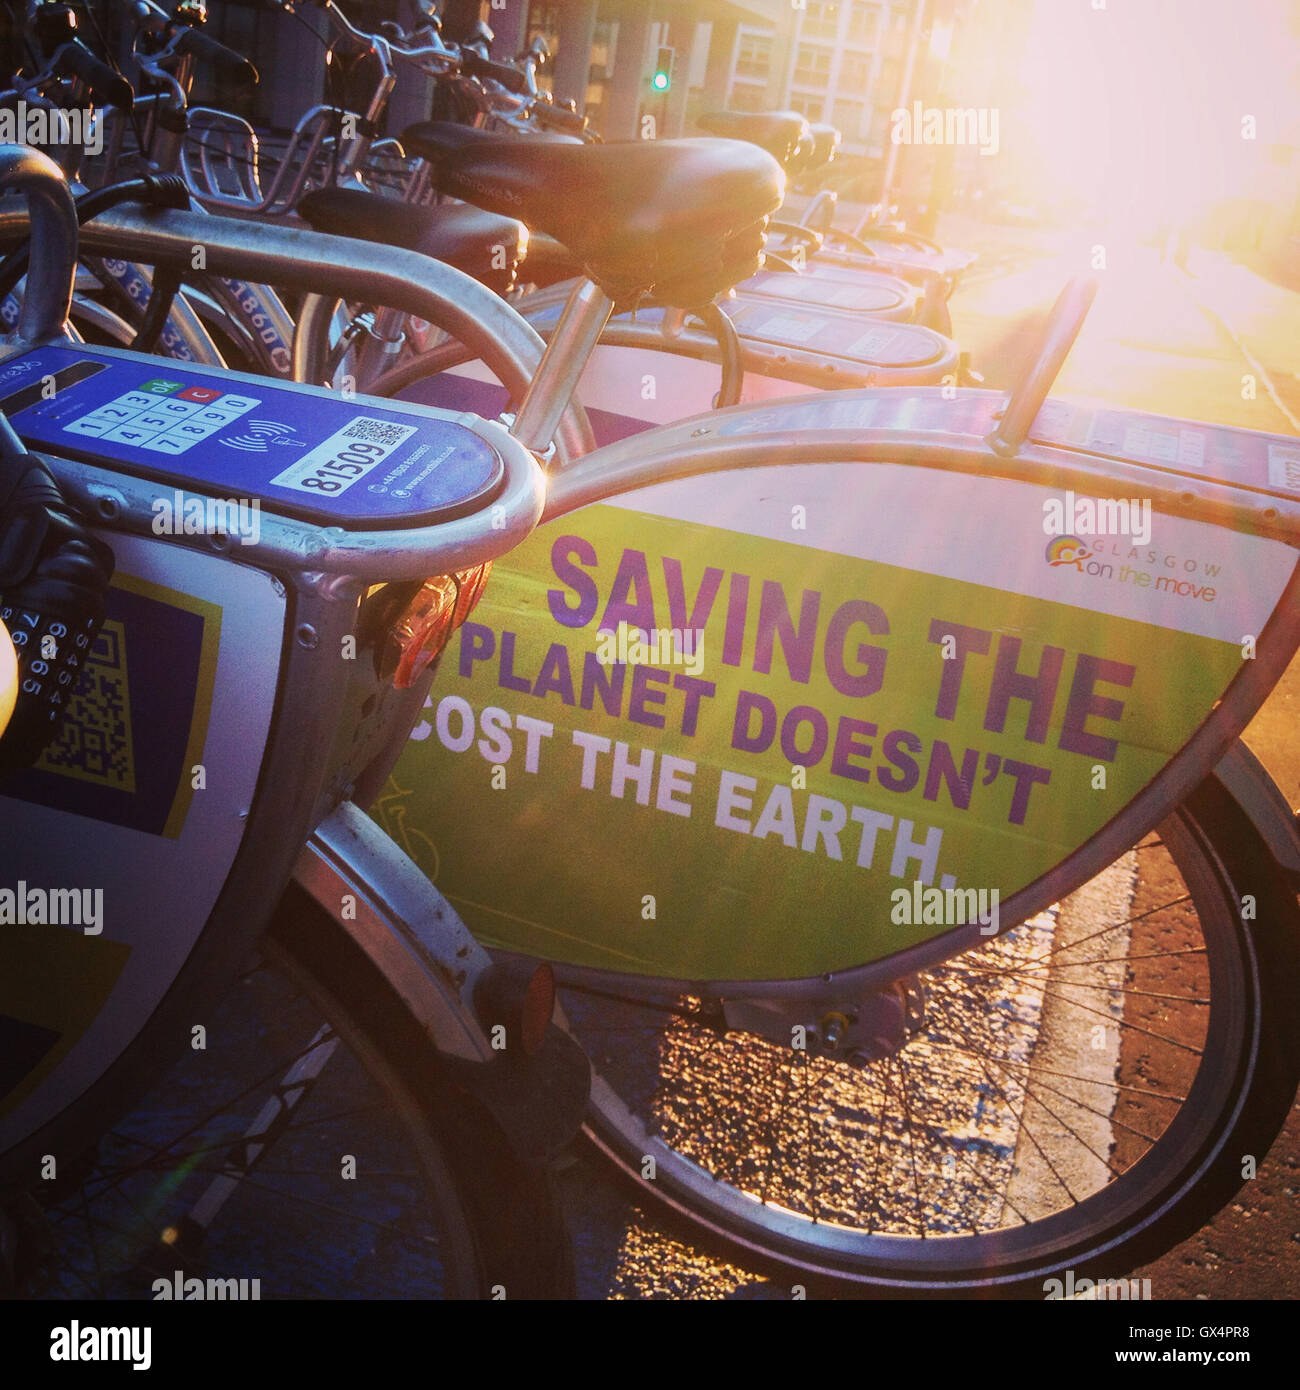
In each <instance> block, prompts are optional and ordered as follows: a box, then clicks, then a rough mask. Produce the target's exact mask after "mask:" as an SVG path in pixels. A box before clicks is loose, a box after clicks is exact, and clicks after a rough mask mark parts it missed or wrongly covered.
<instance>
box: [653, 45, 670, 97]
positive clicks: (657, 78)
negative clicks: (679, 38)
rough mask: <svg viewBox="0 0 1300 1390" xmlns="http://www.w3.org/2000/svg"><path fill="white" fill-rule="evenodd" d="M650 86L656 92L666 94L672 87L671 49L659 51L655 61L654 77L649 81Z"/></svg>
mask: <svg viewBox="0 0 1300 1390" xmlns="http://www.w3.org/2000/svg"><path fill="white" fill-rule="evenodd" d="M650 85H651V86H652V87H653V88H654V89H655V91H656V92H666V91H667V90H668V88H669V87H671V86H672V85H673V50H672V49H671V48H661V49H660V50H659V57H658V58H657V59H656V61H655V71H654V76H653V77H652V78H651V79H650Z"/></svg>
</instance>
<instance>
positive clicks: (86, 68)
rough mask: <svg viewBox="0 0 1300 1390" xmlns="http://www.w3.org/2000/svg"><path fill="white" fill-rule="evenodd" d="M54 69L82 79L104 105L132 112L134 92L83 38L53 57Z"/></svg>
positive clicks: (119, 74) (73, 41) (66, 46)
mask: <svg viewBox="0 0 1300 1390" xmlns="http://www.w3.org/2000/svg"><path fill="white" fill-rule="evenodd" d="M53 69H54V71H55V72H57V73H59V74H60V75H61V76H65V77H79V78H80V79H81V80H82V81H83V82H84V83H85V84H86V86H87V87H89V88H90V95H91V96H92V97H93V98H94V100H95V101H96V102H98V103H99V105H101V106H116V107H117V109H118V110H119V111H129V110H130V109H131V108H132V107H133V106H134V105H135V92H134V91H133V90H132V88H131V84H130V83H129V82H128V81H127V80H126V78H125V77H123V76H122V74H121V73H118V72H114V71H113V69H112V68H110V67H109V65H108V64H107V63H104V62H101V61H100V60H99V59H98V58H96V57H95V55H94V54H93V53H92V52H91V51H90V49H88V48H87V47H86V45H85V44H84V43H82V42H81V40H80V39H72V40H71V41H70V42H68V43H65V44H64V45H63V47H62V48H60V49H59V51H58V52H57V53H56V54H55V55H54V63H53Z"/></svg>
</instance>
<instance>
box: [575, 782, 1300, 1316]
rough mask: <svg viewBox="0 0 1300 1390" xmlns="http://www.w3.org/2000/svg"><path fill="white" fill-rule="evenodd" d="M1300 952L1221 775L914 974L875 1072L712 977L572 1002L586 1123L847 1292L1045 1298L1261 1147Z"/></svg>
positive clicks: (633, 1176)
mask: <svg viewBox="0 0 1300 1390" xmlns="http://www.w3.org/2000/svg"><path fill="white" fill-rule="evenodd" d="M1245 894H1250V895H1251V896H1252V898H1253V901H1254V904H1255V906H1256V911H1257V919H1256V920H1249V919H1248V920H1245V921H1243V920H1242V919H1243V910H1242V906H1241V905H1242V902H1243V900H1244V899H1243V895H1245ZM1246 915H1247V916H1248V918H1249V914H1246ZM1296 947H1297V913H1296V901H1295V895H1294V892H1293V891H1291V890H1289V889H1288V887H1287V885H1286V884H1285V883H1284V882H1282V881H1281V879H1280V876H1279V874H1278V872H1277V870H1276V868H1275V866H1274V865H1273V864H1272V861H1271V860H1270V859H1268V858H1267V856H1266V853H1265V851H1264V849H1263V846H1262V845H1261V844H1260V843H1259V841H1258V839H1257V837H1255V836H1254V832H1253V831H1252V829H1251V827H1250V826H1249V823H1248V822H1247V821H1246V818H1245V816H1244V814H1243V813H1242V812H1241V811H1240V809H1239V808H1238V807H1237V806H1236V804H1235V803H1234V802H1233V801H1232V800H1231V798H1230V797H1229V796H1228V794H1227V792H1226V790H1225V789H1224V788H1223V787H1222V786H1221V785H1220V784H1218V783H1217V782H1215V781H1214V780H1213V779H1211V780H1210V781H1209V782H1207V783H1206V784H1205V785H1204V786H1203V787H1202V788H1201V789H1200V790H1199V791H1198V793H1197V794H1196V796H1194V797H1193V798H1191V799H1190V800H1189V801H1188V803H1187V804H1186V805H1184V806H1183V807H1181V808H1180V809H1179V810H1178V812H1177V813H1176V814H1175V815H1173V816H1171V817H1170V818H1169V820H1168V821H1167V822H1166V823H1165V824H1164V825H1163V826H1161V827H1160V828H1159V830H1158V832H1156V833H1154V834H1152V835H1149V836H1148V837H1147V838H1146V839H1145V840H1143V841H1142V842H1141V843H1140V844H1139V845H1138V846H1137V847H1136V849H1135V850H1133V851H1130V852H1129V854H1128V855H1126V856H1125V857H1124V858H1123V859H1122V860H1120V861H1119V862H1118V863H1117V864H1115V865H1113V866H1112V867H1111V868H1110V869H1108V870H1107V871H1106V872H1105V873H1104V874H1102V875H1100V876H1098V878H1097V879H1095V880H1093V882H1091V883H1090V884H1087V885H1085V886H1084V887H1083V888H1082V889H1080V890H1079V892H1077V893H1075V894H1073V895H1071V897H1070V898H1068V899H1065V900H1064V901H1063V902H1061V903H1060V904H1057V905H1056V906H1055V907H1054V908H1053V909H1051V910H1050V911H1049V912H1047V913H1044V914H1041V915H1040V916H1039V917H1037V918H1034V919H1032V920H1030V921H1028V922H1024V923H1022V924H1020V925H1019V926H1018V927H1016V928H1015V929H1014V930H1013V931H1011V932H1008V933H1005V934H1003V935H1002V936H1000V937H998V938H997V939H996V940H994V941H992V942H990V943H989V944H988V945H987V946H986V947H984V948H982V949H980V950H977V951H973V952H971V953H969V954H967V955H966V956H963V957H961V958H959V959H957V960H954V961H951V962H949V963H947V964H945V965H944V966H942V967H941V968H939V969H936V970H934V971H932V972H930V973H928V974H927V975H926V976H924V977H923V978H922V979H920V980H918V981H913V982H912V984H911V985H910V986H909V990H908V993H909V995H910V996H911V1011H912V1012H913V1013H914V1014H915V1013H917V1012H919V1005H920V1004H921V1001H922V997H923V1000H924V1018H923V1021H921V1022H920V1023H919V1024H917V1025H915V1026H913V1027H912V1030H911V1032H910V1035H909V1036H908V1037H907V1039H906V1041H905V1043H904V1044H903V1045H902V1046H901V1047H900V1048H898V1049H897V1050H896V1051H894V1052H892V1054H891V1055H887V1056H883V1057H881V1058H879V1059H878V1060H875V1061H871V1062H868V1063H866V1064H865V1065H862V1063H863V1058H862V1057H861V1056H860V1057H859V1058H858V1059H857V1060H858V1063H859V1066H860V1068H861V1069H855V1068H854V1067H851V1066H850V1065H848V1063H847V1062H845V1061H842V1060H841V1061H836V1060H831V1059H829V1058H828V1057H826V1056H822V1057H813V1056H810V1055H809V1054H807V1053H806V1052H797V1051H795V1050H794V1049H793V1048H786V1047H780V1046H778V1045H776V1044H774V1043H770V1042H767V1041H763V1040H761V1039H758V1038H755V1037H754V1036H752V1035H748V1034H740V1033H736V1032H729V1031H728V1030H727V1028H726V1025H725V1022H724V1021H723V1019H722V1017H721V1010H720V1007H719V1006H718V1005H717V1003H716V1002H710V1001H707V1000H704V999H700V998H693V999H692V998H683V999H679V1000H677V1001H676V1002H675V1003H674V1004H671V1005H669V1006H668V1007H665V1006H664V1005H663V1004H662V1003H660V1004H658V1005H655V1004H651V1003H649V1002H648V1001H646V1000H644V999H643V1000H641V1001H638V1000H637V999H635V998H633V997H631V994H630V993H629V995H628V997H625V998H620V999H619V1000H617V1001H612V1000H611V999H610V998H608V997H607V996H606V997H601V998H597V997H595V996H594V995H584V993H583V992H582V991H581V990H580V989H577V988H573V987H570V988H569V989H567V990H565V991H563V992H562V1003H563V1007H564V1009H565V1012H566V1015H567V1017H568V1020H569V1024H570V1027H571V1031H572V1032H573V1034H574V1036H575V1037H576V1038H577V1039H578V1040H579V1041H580V1042H581V1043H582V1045H583V1046H584V1047H585V1048H586V1049H587V1051H588V1054H589V1056H590V1057H591V1060H592V1064H593V1070H594V1072H595V1073H596V1074H595V1075H594V1076H593V1110H592V1112H591V1117H590V1121H589V1126H588V1130H589V1134H590V1137H591V1138H592V1139H593V1140H594V1142H595V1143H596V1145H597V1146H598V1147H599V1148H600V1149H602V1150H603V1151H604V1152H605V1153H606V1154H607V1155H608V1156H609V1157H610V1158H611V1159H613V1161H614V1162H615V1163H616V1164H617V1165H618V1166H619V1167H620V1168H621V1169H622V1170H623V1171H624V1172H625V1174H626V1175H627V1176H628V1178H629V1179H630V1180H632V1181H633V1182H635V1183H636V1184H637V1186H638V1189H639V1192H640V1194H641V1195H643V1196H645V1197H647V1198H653V1199H657V1200H658V1201H660V1202H662V1203H666V1204H667V1205H668V1207H669V1208H671V1209H672V1210H673V1211H674V1212H676V1213H677V1214H679V1215H680V1216H683V1217H686V1218H689V1219H690V1220H691V1221H693V1222H694V1223H696V1225H697V1226H698V1227H702V1228H703V1229H704V1230H705V1231H707V1232H710V1233H712V1234H714V1235H716V1236H719V1237H722V1238H724V1240H725V1241H727V1242H728V1243H730V1244H731V1245H735V1246H739V1247H741V1248H743V1249H745V1250H747V1251H748V1252H750V1254H751V1255H752V1254H757V1255H759V1256H761V1257H764V1258H765V1259H766V1260H768V1261H771V1262H774V1264H775V1266H776V1267H777V1268H778V1269H779V1271H780V1273H781V1275H782V1277H790V1276H793V1277H794V1278H795V1279H797V1280H799V1281H801V1282H804V1283H805V1284H810V1285H812V1286H813V1287H818V1288H824V1289H825V1290H826V1291H828V1292H836V1291H843V1290H845V1289H858V1290H860V1291H864V1292H865V1291H872V1292H876V1293H889V1292H898V1293H905V1294H907V1295H910V1296H917V1295H923V1294H927V1293H929V1294H939V1295H949V1296H952V1295H957V1296H961V1295H978V1294H985V1295H987V1294H990V1293H1003V1294H1017V1295H1024V1296H1036V1297H1039V1298H1042V1297H1044V1295H1045V1292H1047V1291H1049V1289H1050V1285H1049V1284H1048V1282H1047V1281H1048V1280H1050V1279H1052V1278H1053V1277H1056V1276H1058V1275H1060V1274H1061V1273H1062V1272H1064V1271H1066V1270H1073V1271H1074V1274H1075V1276H1076V1278H1083V1277H1088V1278H1093V1279H1099V1278H1110V1277H1113V1276H1115V1275H1118V1274H1122V1273H1126V1272H1128V1271H1129V1270H1131V1269H1133V1268H1134V1267H1135V1266H1137V1265H1138V1264H1141V1263H1143V1262H1145V1261H1147V1260H1150V1259H1153V1258H1155V1256H1156V1255H1158V1254H1160V1253H1162V1252H1163V1251H1164V1250H1166V1249H1168V1248H1169V1247H1170V1246H1172V1245H1173V1244H1176V1243H1177V1242H1178V1241H1179V1240H1181V1239H1184V1238H1185V1237H1186V1236H1187V1235H1190V1234H1191V1233H1192V1232H1193V1231H1195V1230H1196V1229H1198V1228H1199V1227H1200V1226H1201V1225H1202V1224H1204V1222H1205V1221H1206V1220H1208V1219H1209V1217H1210V1216H1211V1215H1212V1214H1213V1213H1214V1212H1215V1211H1217V1210H1218V1208H1219V1207H1220V1206H1222V1205H1223V1203H1224V1202H1226V1201H1227V1200H1228V1198H1229V1197H1230V1196H1231V1194H1232V1193H1233V1192H1235V1191H1236V1190H1237V1188H1238V1187H1239V1186H1240V1185H1241V1183H1242V1181H1243V1178H1244V1176H1245V1172H1246V1169H1247V1168H1248V1163H1247V1158H1248V1157H1250V1158H1253V1159H1254V1161H1255V1162H1256V1163H1261V1162H1262V1161H1263V1158H1264V1155H1265V1153H1266V1152H1267V1149H1268V1146H1269V1144H1270V1143H1271V1142H1272V1140H1273V1139H1274V1138H1275V1137H1276V1134H1277V1131H1278V1129H1279V1127H1280V1126H1281V1124H1282V1122H1283V1120H1284V1119H1285V1116H1286V1113H1287V1109H1288V1108H1289V1105H1290V1103H1291V1099H1292V1097H1293V1096H1294V1094H1295V1089H1296V1067H1295V1056H1294V1052H1295V1044H1294V1038H1293V1037H1292V1036H1290V1032H1293V1025H1292V1023H1291V1020H1292V1019H1294V1017H1295V1013H1294V1009H1295V999H1296V981H1297V971H1296V957H1297V949H1296ZM1288 1030H1290V1032H1289V1031H1288ZM651 1158H652V1159H653V1160H654V1163H653V1165H651V1164H649V1163H648V1162H647V1159H651Z"/></svg>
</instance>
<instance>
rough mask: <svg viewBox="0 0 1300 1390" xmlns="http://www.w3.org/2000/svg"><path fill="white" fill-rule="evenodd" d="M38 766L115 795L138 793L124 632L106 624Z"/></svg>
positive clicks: (116, 623)
mask: <svg viewBox="0 0 1300 1390" xmlns="http://www.w3.org/2000/svg"><path fill="white" fill-rule="evenodd" d="M36 766H37V767H38V768H41V769H42V770H43V771H45V772H56V773H62V774H63V775H64V776H66V777H76V778H78V779H79V780H81V781H85V782H94V783H96V784H97V785H98V786H101V787H111V788H113V789H114V790H117V791H123V792H134V791H135V751H134V746H133V740H132V737H131V702H130V696H129V693H128V687H127V677H126V632H125V629H124V626H123V624H122V623H121V622H119V621H109V622H106V623H105V624H104V626H103V628H102V629H101V630H100V633H99V636H98V637H97V638H96V639H95V643H94V645H93V646H92V647H91V649H90V654H89V656H88V657H87V658H86V667H85V674H84V676H83V677H82V680H81V683H80V685H78V687H77V690H76V693H75V694H74V695H73V696H72V698H71V699H70V700H69V701H68V708H67V713H66V715H65V717H64V720H63V726H62V728H61V729H60V730H59V736H58V738H57V739H55V741H54V742H53V743H52V744H50V746H49V747H48V748H46V750H45V751H44V753H42V754H41V756H40V759H39V760H38V761H37V763H36Z"/></svg>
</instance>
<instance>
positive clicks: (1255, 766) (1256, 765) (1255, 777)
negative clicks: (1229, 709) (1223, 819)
mask: <svg viewBox="0 0 1300 1390" xmlns="http://www.w3.org/2000/svg"><path fill="white" fill-rule="evenodd" d="M1214 775H1215V776H1216V777H1217V778H1218V779H1219V781H1220V782H1222V783H1223V785H1224V786H1225V787H1226V788H1227V789H1228V791H1229V792H1230V793H1231V794H1232V796H1233V797H1234V798H1235V799H1236V800H1237V802H1239V803H1240V805H1241V808H1242V809H1243V810H1244V811H1245V813H1246V814H1247V815H1248V816H1249V817H1250V819H1251V821H1252V823H1253V824H1254V825H1255V827H1256V829H1257V830H1258V831H1259V833H1260V835H1261V837H1262V838H1263V840H1264V843H1265V844H1266V845H1267V846H1268V849H1269V852H1270V853H1271V854H1272V856H1273V858H1274V859H1275V860H1277V863H1278V865H1279V867H1280V868H1282V869H1283V870H1284V871H1285V872H1286V873H1287V874H1288V875H1290V876H1291V877H1292V878H1293V879H1294V880H1296V881H1297V882H1300V830H1298V829H1297V827H1296V817H1295V812H1294V811H1292V809H1291V805H1290V803H1289V802H1288V801H1287V799H1286V797H1285V796H1283V795H1282V791H1281V788H1279V787H1278V785H1277V783H1276V782H1274V781H1273V779H1272V778H1271V777H1270V776H1269V775H1268V772H1267V771H1266V769H1265V768H1264V765H1263V763H1261V762H1260V760H1259V759H1258V758H1257V757H1256V756H1255V755H1254V753H1252V752H1251V751H1250V749H1249V748H1247V747H1246V745H1245V744H1244V743H1242V742H1241V741H1240V740H1238V741H1237V742H1236V743H1234V744H1233V745H1232V747H1231V748H1229V750H1228V751H1227V753H1226V754H1225V755H1224V757H1223V759H1222V761H1221V762H1220V763H1219V764H1218V766H1217V767H1216V768H1215V769H1214Z"/></svg>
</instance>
